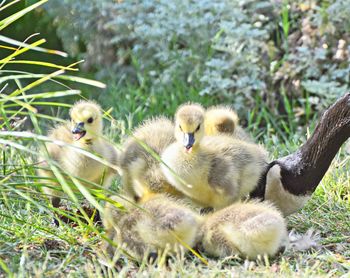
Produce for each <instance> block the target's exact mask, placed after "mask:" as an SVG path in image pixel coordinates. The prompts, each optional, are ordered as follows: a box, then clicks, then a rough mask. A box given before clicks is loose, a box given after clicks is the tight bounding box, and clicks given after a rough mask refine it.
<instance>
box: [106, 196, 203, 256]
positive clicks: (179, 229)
mask: <svg viewBox="0 0 350 278" xmlns="http://www.w3.org/2000/svg"><path fill="white" fill-rule="evenodd" d="M111 199H112V200H114V201H116V202H119V203H123V204H124V205H125V207H126V208H127V210H126V211H125V210H124V211H122V210H120V209H118V208H116V207H115V206H114V205H113V204H111V203H107V205H106V207H105V211H104V214H103V218H102V221H103V224H104V227H105V229H106V234H107V236H108V237H109V238H110V239H111V240H113V241H114V242H115V243H116V244H117V245H118V247H121V246H123V247H124V248H125V250H126V251H127V252H128V253H129V254H131V255H132V256H133V257H135V258H137V259H138V260H141V259H142V258H144V257H145V256H147V255H153V256H154V254H155V255H157V254H158V253H159V252H170V253H174V252H177V251H179V250H180V248H181V246H182V243H181V242H184V243H186V244H187V245H188V246H190V247H193V246H194V245H195V244H196V242H197V240H198V235H199V228H200V225H201V223H202V218H201V217H200V216H199V215H198V214H196V213H195V212H194V211H193V210H192V209H191V208H189V207H188V206H187V205H186V204H185V203H183V202H182V201H181V200H176V199H174V198H171V197H169V196H166V195H165V194H155V195H153V196H152V198H150V199H148V200H147V201H145V202H144V203H143V204H142V205H141V208H136V207H131V205H129V204H128V203H125V201H123V200H121V198H120V197H117V196H112V197H111ZM179 239H180V241H179ZM104 249H105V250H107V252H108V255H109V256H111V257H113V255H114V252H115V248H114V247H113V246H111V245H110V244H108V243H107V242H106V243H105V245H104Z"/></svg>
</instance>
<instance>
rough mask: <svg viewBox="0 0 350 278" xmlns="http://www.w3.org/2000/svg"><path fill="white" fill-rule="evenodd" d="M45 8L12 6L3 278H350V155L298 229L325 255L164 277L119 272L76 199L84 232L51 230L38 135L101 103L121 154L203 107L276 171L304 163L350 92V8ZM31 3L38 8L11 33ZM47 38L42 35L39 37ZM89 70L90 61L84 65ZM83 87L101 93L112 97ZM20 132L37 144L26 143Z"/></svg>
mask: <svg viewBox="0 0 350 278" xmlns="http://www.w3.org/2000/svg"><path fill="white" fill-rule="evenodd" d="M41 2H42V3H41ZM44 2H46V1H45V0H44V1H40V2H39V1H34V0H28V1H17V0H15V1H4V2H2V1H0V3H1V5H0V35H1V37H0V46H1V47H0V59H1V60H0V96H1V98H0V129H1V133H0V146H1V154H0V159H1V165H2V167H1V169H0V171H1V173H0V193H1V195H0V275H1V271H2V273H4V275H5V273H6V275H10V276H11V275H16V274H17V275H21V276H64V275H70V276H81V275H83V276H91V277H96V276H99V275H100V276H103V275H105V276H107V275H116V274H118V273H121V274H125V275H126V274H129V275H139V276H145V275H146V276H147V275H148V274H149V273H152V274H153V275H154V276H162V275H165V274H164V273H167V274H166V275H173V276H175V275H176V274H177V275H184V276H194V275H196V274H198V275H203V276H204V275H206V276H208V275H209V276H216V275H234V274H237V275H259V274H260V275H261V274H264V275H271V276H273V275H289V276H294V275H295V273H297V274H298V275H299V276H315V275H327V276H341V275H344V277H346V273H348V272H349V271H350V237H349V234H350V226H349V225H350V224H349V223H350V216H349V215H350V201H349V200H350V184H349V182H350V177H349V173H350V163H349V151H347V150H346V149H345V148H342V149H341V151H340V152H339V154H338V156H337V157H336V159H335V161H334V163H333V164H332V166H331V169H330V171H329V172H328V174H327V175H326V177H325V178H324V179H323V181H322V183H321V185H320V186H319V188H318V189H317V191H316V193H315V194H314V196H313V198H312V200H311V201H310V202H309V203H308V205H307V206H306V207H305V208H304V209H303V210H302V211H301V212H300V213H298V214H295V215H293V216H291V217H289V218H288V221H289V222H288V223H289V227H290V229H291V228H294V229H296V230H297V231H299V232H304V231H306V230H307V229H308V228H310V227H313V228H315V229H317V230H319V231H320V232H321V242H320V243H321V245H322V248H321V249H320V250H315V251H312V252H310V253H298V254H295V253H291V252H287V253H285V254H283V255H280V256H278V257H277V258H274V259H271V260H268V259H266V258H262V259H261V260H258V261H256V262H243V261H241V260H240V259H238V258H229V259H226V260H224V261H217V260H214V259H209V263H210V265H209V267H206V266H204V265H202V264H201V263H200V261H199V260H198V259H197V258H188V259H187V260H186V262H185V259H184V258H179V259H178V260H175V261H174V262H173V263H171V264H170V265H169V266H168V267H165V266H162V265H161V266H160V267H159V268H157V267H155V266H147V265H145V264H144V263H142V264H141V265H135V264H132V263H131V262H129V261H127V259H125V258H124V257H122V258H123V259H122V260H121V261H120V264H119V263H118V265H117V267H116V268H115V267H114V266H112V264H111V263H109V262H108V260H107V259H106V258H105V256H104V254H103V253H101V252H100V251H99V249H98V247H99V245H100V243H101V241H102V240H103V239H102V238H103V229H102V228H100V227H95V226H94V225H92V223H91V222H90V223H89V222H88V223H87V224H86V223H83V222H82V221H80V220H79V216H78V214H77V213H75V212H74V211H75V210H79V209H80V205H79V203H78V202H76V201H74V196H72V197H73V198H68V200H67V204H68V205H69V206H70V207H71V208H72V211H73V213H71V214H69V217H70V218H72V219H74V220H77V221H78V224H77V226H74V227H73V226H71V225H66V224H63V223H62V225H61V226H60V227H55V226H53V225H52V224H51V221H52V215H53V211H54V210H53V208H52V207H50V205H49V203H48V201H47V200H46V198H45V196H44V195H42V194H41V191H40V187H41V185H42V181H41V180H39V179H38V177H37V176H36V172H35V171H36V168H37V165H36V164H35V162H36V160H37V151H38V149H39V148H42V147H43V144H42V139H43V138H41V137H38V134H43V135H45V134H46V133H47V130H48V128H49V127H51V126H53V125H54V124H55V123H57V122H59V121H62V119H65V118H66V117H67V111H68V108H69V107H70V105H71V104H72V103H73V102H74V101H75V100H76V99H78V98H81V97H88V98H93V99H96V100H98V101H99V102H101V103H102V105H103V108H104V109H105V111H106V113H105V118H106V124H107V129H106V132H107V134H108V136H109V138H111V140H112V141H114V142H116V144H117V145H118V143H119V142H120V140H122V139H123V137H124V135H125V133H126V132H127V130H129V129H130V128H131V127H133V126H134V125H136V124H137V123H138V122H140V121H142V120H143V119H145V118H147V117H151V116H152V115H157V114H166V115H169V116H171V115H173V113H174V111H175V109H176V107H177V106H178V105H179V104H181V103H182V102H185V101H188V100H192V101H196V102H200V103H202V104H204V105H205V106H208V105H212V104H217V103H226V104H230V105H232V106H233V107H234V108H235V109H237V110H238V112H239V114H240V117H241V119H242V123H243V124H244V125H245V126H247V129H248V130H249V131H250V132H251V133H252V134H253V136H254V137H255V138H256V140H257V141H259V142H260V143H263V144H264V145H265V146H266V148H267V149H268V150H269V152H270V154H271V159H272V158H276V157H280V156H283V155H285V154H287V153H290V152H291V151H294V150H295V149H297V148H298V147H299V146H300V144H302V142H304V141H305V139H306V137H307V136H308V134H309V132H311V131H312V130H313V128H314V126H315V120H316V119H317V118H318V117H319V114H320V113H321V112H322V111H323V109H324V108H325V107H327V106H328V105H329V104H331V103H332V102H333V101H334V100H335V99H336V98H337V97H339V96H341V95H343V94H344V93H345V92H346V91H348V90H349V88H348V87H349V78H350V56H349V51H350V46H349V41H350V1H349V0H335V1H326V0H320V1H313V0H310V1H299V0H297V1H273V0H270V1H255V0H249V1H239V0H223V1H216V0H213V1H207V0H201V1H190V0H184V1H178V0H174V1H165V0H159V1H154V0H145V1H133V0H128V1H119V2H118V1H107V0H90V1H87V0H79V1H73V0H65V1H58V0H50V1H48V2H47V3H45V5H39V4H44ZM10 3H11V5H10V6H8V7H6V5H8V4H10ZM31 5H37V6H38V7H37V8H36V9H35V10H33V11H32V12H30V13H29V10H27V11H26V12H23V15H20V16H19V17H18V19H16V21H13V22H12V21H8V18H9V17H10V18H12V19H13V17H11V16H13V15H14V14H15V13H17V12H19V11H24V9H26V8H29V7H32V8H34V6H31ZM4 7H6V9H5V8H4ZM32 8H31V9H32ZM27 12H28V13H27ZM6 22H7V23H9V22H10V23H11V24H9V25H8V26H7V25H6ZM5 27H6V28H5ZM36 32H39V33H40V35H39V36H38V35H37V36H34V37H31V35H32V34H34V33H36ZM4 37H5V39H4ZM9 38H11V39H15V40H17V41H19V42H23V41H26V42H27V44H35V43H36V42H37V41H40V39H41V38H45V39H47V43H45V44H42V43H43V42H40V43H38V47H40V46H44V47H45V48H43V49H41V50H40V51H38V49H33V45H32V46H23V45H18V44H17V45H14V44H11V43H9V40H8V39H9ZM49 49H59V50H63V51H65V52H67V53H68V54H69V55H65V53H63V52H57V51H56V52H55V51H53V52H52V51H49ZM19 52H21V53H19ZM53 54H59V55H53ZM13 55H14V56H13ZM62 56H63V57H62ZM66 56H68V57H66ZM9 57H10V58H9ZM13 58H15V60H13ZM11 59H12V60H11ZM80 59H84V60H85V62H84V63H80V64H78V66H77V65H75V64H73V63H75V61H79V60H80ZM24 60H26V61H28V62H20V61H24ZM33 61H37V63H35V62H33ZM49 63H50V64H49ZM62 65H65V66H62ZM78 67H79V68H80V72H77V71H76V70H77V69H78ZM60 70H62V71H63V70H64V71H65V72H62V71H60ZM79 77H80V78H81V77H85V78H92V79H96V80H99V81H102V82H104V83H105V84H106V85H107V86H106V89H103V87H104V86H103V84H101V83H99V82H93V81H92V80H91V79H80V78H79ZM81 92H83V93H81ZM16 131H31V132H33V133H30V134H31V135H30V136H29V135H28V134H27V135H28V136H29V137H28V136H27V137H25V136H24V135H25V134H23V133H21V134H18V133H16ZM33 134H34V135H33ZM117 183H118V181H116V185H117ZM114 188H116V186H115V187H114ZM80 195H82V196H80V197H85V198H87V199H88V200H92V201H94V200H95V199H97V200H98V199H103V198H104V196H103V194H101V193H99V194H93V196H90V195H86V193H85V194H84V193H82V194H80ZM91 198H92V199H91ZM72 200H73V201H72ZM56 213H59V214H61V215H63V214H65V213H67V212H66V211H64V210H63V211H62V210H58V211H56ZM204 256H205V254H204Z"/></svg>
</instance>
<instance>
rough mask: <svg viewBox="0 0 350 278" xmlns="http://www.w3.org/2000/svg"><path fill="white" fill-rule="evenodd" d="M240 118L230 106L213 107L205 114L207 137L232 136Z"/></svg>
mask: <svg viewBox="0 0 350 278" xmlns="http://www.w3.org/2000/svg"><path fill="white" fill-rule="evenodd" d="M238 121H239V119H238V116H237V114H236V112H235V111H234V110H232V109H231V108H230V107H228V106H222V105H220V106H213V107H212V108H210V109H208V110H207V111H206V113H205V124H204V127H205V128H204V129H205V133H206V134H207V135H217V134H220V133H223V134H232V133H233V132H234V131H235V129H236V127H237V126H238Z"/></svg>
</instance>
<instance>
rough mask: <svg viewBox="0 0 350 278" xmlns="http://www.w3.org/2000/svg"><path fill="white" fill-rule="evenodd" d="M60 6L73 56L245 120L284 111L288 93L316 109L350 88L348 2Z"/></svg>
mask: <svg viewBox="0 0 350 278" xmlns="http://www.w3.org/2000/svg"><path fill="white" fill-rule="evenodd" d="M60 3H61V2H60V1H58V0H54V1H51V2H50V5H49V6H48V8H47V11H48V12H49V13H50V14H51V15H52V16H53V17H54V18H55V22H56V24H57V27H58V34H59V36H60V37H61V38H62V40H63V42H64V45H65V47H66V49H67V51H69V52H71V53H73V54H76V55H82V56H83V57H84V58H86V60H87V64H86V65H87V66H88V67H90V68H97V70H98V73H99V74H100V75H99V76H100V77H101V76H113V77H114V78H113V80H112V81H111V82H114V83H115V82H124V83H129V84H130V83H132V84H137V85H144V84H145V83H144V82H145V80H147V81H149V83H147V85H148V88H147V90H148V91H149V92H152V91H162V89H166V88H167V87H168V86H169V84H173V83H174V82H176V83H178V82H182V83H183V84H187V86H195V87H196V88H197V89H198V93H200V95H202V96H203V95H205V94H207V95H209V96H211V97H212V98H213V97H214V98H215V99H216V100H217V101H230V102H231V103H232V104H234V105H235V108H236V109H239V110H240V111H241V112H242V111H243V110H244V109H246V108H247V106H248V107H252V105H253V104H256V103H255V101H254V100H255V99H256V96H260V97H262V98H263V99H265V101H266V102H267V105H268V107H269V108H270V109H275V107H277V109H278V110H280V112H285V111H281V109H280V103H281V102H282V101H283V94H285V95H287V97H288V98H290V99H291V98H298V99H299V100H300V103H302V102H303V101H305V99H307V98H309V97H310V100H311V104H312V105H313V108H314V109H316V110H319V109H322V108H324V103H327V104H328V103H330V102H331V101H333V100H334V99H335V98H336V97H338V96H340V95H342V94H343V93H344V92H346V91H347V90H349V86H348V84H349V71H350V60H349V59H350V58H349V39H350V38H349V30H350V29H349V26H350V16H349V14H350V5H349V1H348V0H336V1H333V2H329V1H327V0H322V1H315V0H312V1H308V2H305V1H301V0H298V1H288V0H285V1H274V0H264V1H254V0H250V1H240V0H234V1H229V0H225V1H207V0H203V1H191V0H185V1H179V0H175V1H166V0H161V1H154V0H146V1H132V0H128V1H120V2H112V1H109V0H103V1H100V0H98V1H97V0H92V1H87V0H83V1H72V0H66V1H65V2H64V3H65V4H64V5H60ZM174 80H175V81H174ZM114 93H117V94H118V92H114ZM325 98H326V99H327V101H324V99H325ZM299 112H300V113H299V115H301V114H303V111H300V109H299Z"/></svg>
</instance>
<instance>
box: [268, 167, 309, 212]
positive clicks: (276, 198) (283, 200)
mask: <svg viewBox="0 0 350 278" xmlns="http://www.w3.org/2000/svg"><path fill="white" fill-rule="evenodd" d="M310 198H311V195H300V196H297V195H294V194H292V193H289V192H288V191H287V190H285V189H284V187H283V185H282V182H281V167H280V166H279V165H274V166H273V167H272V168H271V169H270V170H269V172H268V173H267V176H266V190H265V200H268V201H270V202H272V203H274V204H275V205H276V206H277V208H279V209H280V210H281V211H282V213H283V214H284V216H287V215H290V214H292V213H294V212H296V211H298V210H299V209H301V208H302V207H303V206H304V205H305V204H306V202H307V201H308V200H309V199H310Z"/></svg>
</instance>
